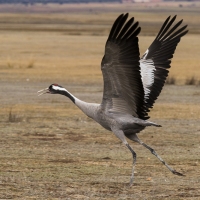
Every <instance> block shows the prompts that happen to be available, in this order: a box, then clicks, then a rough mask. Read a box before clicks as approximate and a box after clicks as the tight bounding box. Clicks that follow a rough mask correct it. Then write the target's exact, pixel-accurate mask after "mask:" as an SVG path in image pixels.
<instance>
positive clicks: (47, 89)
mask: <svg viewBox="0 0 200 200" xmlns="http://www.w3.org/2000/svg"><path fill="white" fill-rule="evenodd" d="M37 93H38V96H41V95H43V94H46V93H50V92H49V88H45V89H43V90H40V91H38V92H37Z"/></svg>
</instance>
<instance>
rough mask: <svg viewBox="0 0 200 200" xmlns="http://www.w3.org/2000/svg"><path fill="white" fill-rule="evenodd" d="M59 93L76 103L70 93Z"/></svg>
mask: <svg viewBox="0 0 200 200" xmlns="http://www.w3.org/2000/svg"><path fill="white" fill-rule="evenodd" d="M58 93H59V94H62V95H65V96H66V97H68V98H69V99H71V101H72V102H73V103H75V98H74V97H73V96H72V95H71V94H70V93H69V92H67V91H61V90H59V91H58Z"/></svg>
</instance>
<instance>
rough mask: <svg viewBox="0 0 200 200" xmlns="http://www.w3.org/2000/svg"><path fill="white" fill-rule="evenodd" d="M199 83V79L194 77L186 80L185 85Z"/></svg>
mask: <svg viewBox="0 0 200 200" xmlns="http://www.w3.org/2000/svg"><path fill="white" fill-rule="evenodd" d="M198 82H199V81H197V79H196V78H195V77H194V76H192V77H190V78H187V79H186V81H185V85H197V83H198Z"/></svg>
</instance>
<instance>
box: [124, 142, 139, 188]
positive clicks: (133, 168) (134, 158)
mask: <svg viewBox="0 0 200 200" xmlns="http://www.w3.org/2000/svg"><path fill="white" fill-rule="evenodd" d="M126 146H127V147H128V149H129V150H130V151H131V153H132V155H133V167H132V174H131V178H130V183H129V186H130V187H131V186H132V185H133V180H134V170H135V164H136V157H137V156H136V153H135V151H133V149H132V148H131V147H130V146H129V144H128V143H127V144H126Z"/></svg>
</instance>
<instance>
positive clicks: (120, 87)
mask: <svg viewBox="0 0 200 200" xmlns="http://www.w3.org/2000/svg"><path fill="white" fill-rule="evenodd" d="M127 18H128V13H127V14H125V15H124V14H122V15H120V16H119V17H118V18H117V19H116V21H115V22H114V24H113V27H112V29H111V31H110V34H109V37H108V40H107V42H106V46H105V55H104V57H103V59H102V63H101V70H102V73H103V79H104V92H103V100H102V104H101V105H102V107H103V108H104V109H105V110H107V111H108V112H113V113H115V112H117V113H126V114H127V113H128V114H131V115H133V116H135V117H139V118H142V119H143V118H145V117H146V112H145V107H144V89H143V85H142V80H141V75H140V67H139V59H140V58H139V48H138V37H137V35H138V34H139V33H140V30H141V28H140V27H138V22H136V23H134V18H131V19H130V20H129V21H127V22H126V20H127Z"/></svg>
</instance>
